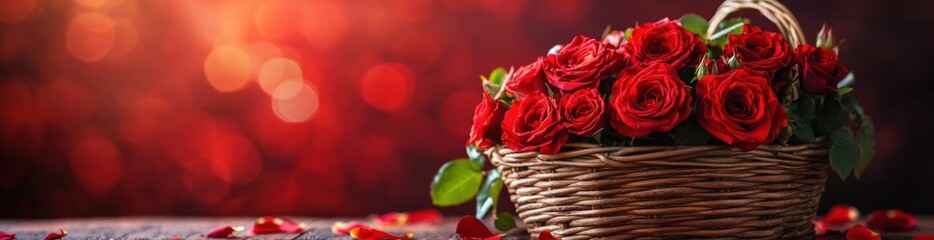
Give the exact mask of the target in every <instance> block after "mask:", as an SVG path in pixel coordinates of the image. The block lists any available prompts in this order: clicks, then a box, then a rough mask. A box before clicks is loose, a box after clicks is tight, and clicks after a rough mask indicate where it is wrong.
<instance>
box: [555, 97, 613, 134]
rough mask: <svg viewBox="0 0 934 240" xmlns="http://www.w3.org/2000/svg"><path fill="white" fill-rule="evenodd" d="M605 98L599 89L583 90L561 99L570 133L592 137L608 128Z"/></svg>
mask: <svg viewBox="0 0 934 240" xmlns="http://www.w3.org/2000/svg"><path fill="white" fill-rule="evenodd" d="M604 105H605V104H604V103H603V97H601V96H600V92H599V91H597V89H593V88H591V89H582V90H578V91H576V92H574V93H571V94H569V95H565V96H563V97H561V116H562V117H563V118H564V127H565V128H567V130H568V132H569V133H571V134H574V135H578V136H587V137H589V136H592V135H593V134H594V133H596V132H597V131H599V130H600V129H603V127H604V126H606V114H605V113H604V112H605V111H604V108H605V107H604Z"/></svg>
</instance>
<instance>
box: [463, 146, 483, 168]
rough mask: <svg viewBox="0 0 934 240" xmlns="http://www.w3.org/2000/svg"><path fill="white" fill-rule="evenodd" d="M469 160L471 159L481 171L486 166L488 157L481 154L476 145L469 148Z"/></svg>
mask: <svg viewBox="0 0 934 240" xmlns="http://www.w3.org/2000/svg"><path fill="white" fill-rule="evenodd" d="M467 158H470V160H471V161H473V162H474V163H476V164H477V166H480V168H481V169H482V168H483V166H484V165H485V164H486V155H483V153H480V151H478V150H477V146H476V145H474V144H470V146H467Z"/></svg>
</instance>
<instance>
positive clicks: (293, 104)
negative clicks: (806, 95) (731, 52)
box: [0, 0, 934, 218]
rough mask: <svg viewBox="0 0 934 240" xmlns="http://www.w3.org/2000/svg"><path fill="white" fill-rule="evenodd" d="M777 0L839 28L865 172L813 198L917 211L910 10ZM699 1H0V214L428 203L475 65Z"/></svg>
mask: <svg viewBox="0 0 934 240" xmlns="http://www.w3.org/2000/svg"><path fill="white" fill-rule="evenodd" d="M786 4H787V5H788V6H789V8H790V9H791V10H792V11H793V12H794V13H795V14H796V15H797V17H798V19H799V20H800V21H801V23H802V26H803V27H804V29H805V32H806V33H808V37H809V38H810V39H811V40H813V38H814V34H815V33H816V32H817V30H818V29H819V28H820V26H821V24H822V23H824V22H826V23H828V24H829V25H830V26H832V27H833V28H834V30H835V33H836V35H837V36H840V37H842V38H844V39H845V42H843V44H842V45H841V56H842V59H843V62H844V64H845V65H847V66H848V67H849V68H850V69H852V70H853V71H854V72H855V73H856V75H857V79H858V84H859V85H858V90H857V92H856V93H855V94H857V95H858V96H859V97H860V98H861V99H862V101H863V102H864V105H865V106H866V108H867V111H868V112H869V113H870V114H872V115H873V116H874V120H875V122H876V129H877V132H878V139H877V141H878V150H877V154H876V156H877V157H876V160H875V162H874V163H873V164H872V166H870V170H869V171H868V172H866V173H865V174H864V176H863V178H862V179H861V180H860V181H856V180H854V179H848V180H847V181H846V182H843V181H840V180H839V179H837V178H831V180H830V181H829V183H828V190H827V192H826V194H825V197H824V201H823V203H822V206H828V205H830V204H834V203H844V202H845V203H851V204H854V205H856V206H857V207H861V208H864V211H868V210H871V209H874V208H904V209H907V210H909V211H913V212H918V213H934V205H931V204H930V203H931V202H934V191H932V186H931V184H930V183H931V182H934V175H932V174H929V173H930V171H932V170H934V161H931V158H930V154H929V153H928V152H927V151H926V150H927V148H929V146H931V145H932V144H934V141H932V137H931V135H930V133H934V131H932V130H934V129H932V124H931V123H932V122H934V114H932V113H931V111H930V110H931V109H932V107H931V105H930V103H931V100H930V96H931V94H932V91H934V90H932V89H934V83H932V81H930V80H929V79H930V78H931V76H934V72H932V71H934V68H931V67H930V66H932V65H934V61H932V59H934V58H932V57H930V56H934V51H932V48H931V47H930V46H926V45H930V43H931V42H932V39H934V37H932V34H934V33H932V32H931V31H927V29H928V28H929V26H931V24H932V23H934V21H932V17H931V15H930V14H928V13H926V12H924V11H926V10H925V9H930V6H926V5H929V4H928V2H926V1H903V2H899V3H898V4H895V3H889V2H885V1H843V0H836V1H788V2H787V3H786ZM718 5H719V1H687V0H681V1H643V2H636V1H571V0H568V1H563V0H545V1H528V0H519V1H501V0H482V1H453V0H452V1H434V0H392V1H366V0H352V1H336V0H309V1H305V0H274V1H258V0H244V1H221V0H209V1H138V0H74V1H55V0H0V21H2V23H0V26H2V30H0V113H2V117H0V144H2V148H0V218H9V217H14V218H45V217H76V216H112V215H259V214H284V215H321V216H335V215H364V214H368V213H375V212H386V211H398V210H409V209H415V208H424V207H429V206H430V205H431V201H430V199H429V197H428V184H429V182H430V181H431V178H432V176H433V175H434V173H435V171H436V170H437V168H438V166H440V165H441V164H442V163H443V162H444V161H447V160H449V159H452V158H455V157H459V156H462V155H464V153H463V142H464V139H465V138H466V137H467V130H468V127H469V124H470V118H471V115H472V112H473V108H474V106H475V104H476V102H478V101H479V100H480V96H481V92H482V90H481V88H480V84H479V83H480V82H479V78H478V75H480V74H486V73H488V72H489V71H490V70H491V69H493V68H495V67H497V66H507V67H508V66H520V65H524V64H527V63H529V62H531V61H532V60H534V59H535V57H537V56H540V55H543V54H544V53H545V52H546V51H547V50H548V49H549V48H550V47H551V46H553V45H554V44H559V43H566V42H568V41H570V40H571V38H573V37H574V36H575V35H579V34H583V35H588V36H591V37H599V35H600V33H601V32H602V31H603V29H604V28H605V27H606V26H607V25H613V26H615V27H618V28H625V27H628V26H632V25H634V24H635V23H636V22H647V21H654V20H657V19H659V18H663V17H671V18H677V17H679V16H681V15H682V14H684V13H688V12H696V13H699V14H701V15H703V16H707V17H709V16H710V14H712V13H713V11H714V10H715V9H716V7H717V6H718ZM745 16H755V14H752V13H747V14H746V15H745ZM753 21H754V23H755V24H758V25H763V26H769V25H770V24H769V23H768V22H766V21H765V20H764V19H763V18H753ZM918 26H927V27H918ZM769 27H771V26H769ZM469 210H470V206H466V207H461V208H454V209H449V210H445V211H446V212H447V213H466V212H468V211H469Z"/></svg>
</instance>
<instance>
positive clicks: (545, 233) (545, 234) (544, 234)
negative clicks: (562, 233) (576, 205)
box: [538, 230, 561, 240]
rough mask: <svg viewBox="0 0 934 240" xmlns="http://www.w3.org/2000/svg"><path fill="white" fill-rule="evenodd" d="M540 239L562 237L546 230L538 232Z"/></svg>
mask: <svg viewBox="0 0 934 240" xmlns="http://www.w3.org/2000/svg"><path fill="white" fill-rule="evenodd" d="M538 240H561V238H556V237H555V236H552V235H551V232H549V231H548V230H545V231H542V233H539V234H538Z"/></svg>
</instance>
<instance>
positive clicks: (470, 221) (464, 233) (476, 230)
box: [455, 216, 499, 239]
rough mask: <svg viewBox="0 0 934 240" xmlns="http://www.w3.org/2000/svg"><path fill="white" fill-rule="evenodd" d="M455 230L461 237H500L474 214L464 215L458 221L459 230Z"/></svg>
mask: <svg viewBox="0 0 934 240" xmlns="http://www.w3.org/2000/svg"><path fill="white" fill-rule="evenodd" d="M455 232H456V233H457V235H460V237H461V239H487V238H491V237H497V239H498V237H499V236H497V235H496V234H493V232H491V231H490V229H489V228H487V227H486V225H483V222H481V221H480V219H477V218H476V217H474V216H464V217H462V218H461V220H460V221H458V222H457V231H455Z"/></svg>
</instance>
